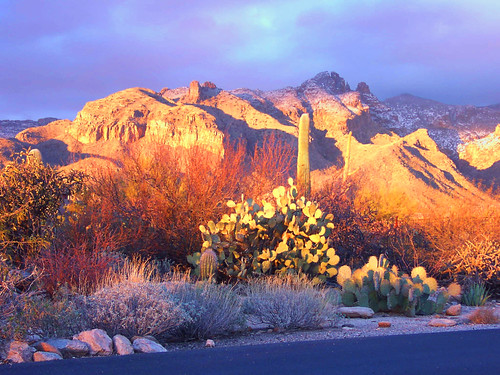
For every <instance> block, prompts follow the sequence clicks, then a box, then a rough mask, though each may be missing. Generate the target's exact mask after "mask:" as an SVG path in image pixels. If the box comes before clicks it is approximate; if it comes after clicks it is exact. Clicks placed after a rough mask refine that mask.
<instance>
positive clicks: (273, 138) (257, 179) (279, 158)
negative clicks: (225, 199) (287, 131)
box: [242, 132, 296, 197]
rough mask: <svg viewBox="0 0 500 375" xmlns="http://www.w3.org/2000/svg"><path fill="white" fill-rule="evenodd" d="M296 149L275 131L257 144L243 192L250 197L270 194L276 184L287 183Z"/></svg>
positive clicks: (293, 163)
mask: <svg viewBox="0 0 500 375" xmlns="http://www.w3.org/2000/svg"><path fill="white" fill-rule="evenodd" d="M295 158H296V155H295V154H294V150H293V148H292V146H291V145H290V144H289V143H288V142H287V141H286V139H285V138H283V137H280V136H278V135H276V134H275V133H274V132H272V133H270V134H268V135H265V136H264V137H263V140H262V144H260V145H259V144H256V145H255V147H254V151H253V155H252V157H251V161H250V171H249V173H248V175H247V176H245V184H244V189H242V193H245V195H247V196H250V197H262V196H264V195H266V194H267V195H269V194H270V192H271V191H272V190H273V189H274V187H275V186H280V185H285V184H286V181H287V180H288V178H289V177H290V176H291V175H292V172H293V167H295V165H296V164H295Z"/></svg>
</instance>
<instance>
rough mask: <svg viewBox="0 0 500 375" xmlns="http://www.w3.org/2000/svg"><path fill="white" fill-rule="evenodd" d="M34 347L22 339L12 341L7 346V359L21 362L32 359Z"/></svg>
mask: <svg viewBox="0 0 500 375" xmlns="http://www.w3.org/2000/svg"><path fill="white" fill-rule="evenodd" d="M34 351H35V349H34V348H32V347H31V346H29V345H28V343H26V342H23V341H12V342H11V343H10V345H9V347H8V353H7V358H6V359H7V361H10V362H13V363H23V362H32V361H33V352H34Z"/></svg>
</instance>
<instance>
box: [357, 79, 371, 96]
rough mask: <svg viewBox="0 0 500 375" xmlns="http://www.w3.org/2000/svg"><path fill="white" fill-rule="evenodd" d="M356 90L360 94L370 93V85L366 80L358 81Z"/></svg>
mask: <svg viewBox="0 0 500 375" xmlns="http://www.w3.org/2000/svg"><path fill="white" fill-rule="evenodd" d="M356 91H357V92H359V93H360V94H371V91H370V87H369V86H368V85H367V84H366V82H360V83H358V87H356Z"/></svg>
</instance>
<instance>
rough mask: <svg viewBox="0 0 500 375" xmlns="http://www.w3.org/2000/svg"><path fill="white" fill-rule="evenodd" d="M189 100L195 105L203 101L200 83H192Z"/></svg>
mask: <svg viewBox="0 0 500 375" xmlns="http://www.w3.org/2000/svg"><path fill="white" fill-rule="evenodd" d="M188 100H189V101H190V102H193V103H198V102H199V101H201V87H200V83H199V82H198V81H191V83H190V84H189V93H188Z"/></svg>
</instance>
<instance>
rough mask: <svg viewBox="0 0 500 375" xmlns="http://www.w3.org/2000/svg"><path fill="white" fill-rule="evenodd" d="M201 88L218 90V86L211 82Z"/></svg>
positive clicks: (205, 83)
mask: <svg viewBox="0 0 500 375" xmlns="http://www.w3.org/2000/svg"><path fill="white" fill-rule="evenodd" d="M201 87H206V88H209V89H216V88H217V86H216V85H215V83H213V82H210V81H206V82H204V83H203V85H201Z"/></svg>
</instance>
